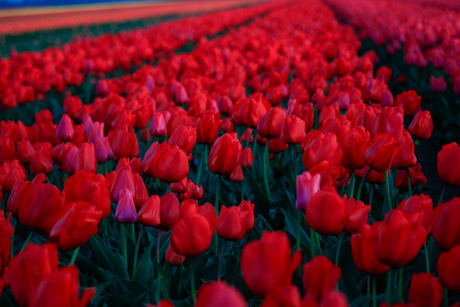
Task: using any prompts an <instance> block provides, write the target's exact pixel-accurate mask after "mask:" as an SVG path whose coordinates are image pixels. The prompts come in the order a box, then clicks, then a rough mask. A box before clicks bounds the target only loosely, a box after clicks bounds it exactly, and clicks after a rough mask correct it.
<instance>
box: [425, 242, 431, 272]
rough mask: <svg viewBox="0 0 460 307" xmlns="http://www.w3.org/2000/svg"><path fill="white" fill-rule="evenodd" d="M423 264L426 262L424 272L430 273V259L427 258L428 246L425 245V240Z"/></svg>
mask: <svg viewBox="0 0 460 307" xmlns="http://www.w3.org/2000/svg"><path fill="white" fill-rule="evenodd" d="M424 245H425V264H426V272H427V273H430V259H429V258H428V246H426V241H425V244H424Z"/></svg>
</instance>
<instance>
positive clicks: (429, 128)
mask: <svg viewBox="0 0 460 307" xmlns="http://www.w3.org/2000/svg"><path fill="white" fill-rule="evenodd" d="M409 132H410V134H411V135H412V136H413V137H416V138H418V139H421V140H426V139H429V138H430V137H431V133H433V120H432V119H431V114H430V111H419V112H417V114H415V116H414V118H413V119H412V122H411V123H410V126H409Z"/></svg>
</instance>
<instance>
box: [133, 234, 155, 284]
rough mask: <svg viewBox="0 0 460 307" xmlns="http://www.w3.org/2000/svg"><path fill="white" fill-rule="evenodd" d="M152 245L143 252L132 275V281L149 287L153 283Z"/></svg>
mask: <svg viewBox="0 0 460 307" xmlns="http://www.w3.org/2000/svg"><path fill="white" fill-rule="evenodd" d="M153 246H154V243H152V244H150V245H149V247H147V248H146V249H145V251H144V254H143V255H142V258H141V261H140V262H139V264H138V266H137V268H136V270H135V272H134V274H133V281H135V282H138V283H140V284H143V285H145V286H146V287H150V286H151V285H152V284H153V281H154V267H153V261H152V258H151V252H152V248H153Z"/></svg>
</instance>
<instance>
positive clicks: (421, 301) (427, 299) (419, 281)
mask: <svg viewBox="0 0 460 307" xmlns="http://www.w3.org/2000/svg"><path fill="white" fill-rule="evenodd" d="M443 295H444V293H443V288H442V285H441V283H440V282H439V280H437V279H436V277H434V276H433V275H432V274H430V273H419V274H414V275H412V280H411V283H410V288H409V304H414V305H415V306H420V307H433V306H435V307H439V306H441V302H442V297H443Z"/></svg>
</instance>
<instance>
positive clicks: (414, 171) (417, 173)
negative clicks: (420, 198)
mask: <svg viewBox="0 0 460 307" xmlns="http://www.w3.org/2000/svg"><path fill="white" fill-rule="evenodd" d="M408 171H409V178H410V186H411V189H412V188H413V187H416V186H417V185H419V184H421V185H422V186H425V184H426V183H427V180H426V178H425V175H423V173H422V167H421V166H420V164H419V163H417V164H416V165H414V166H413V167H409V168H408ZM395 184H396V187H397V188H399V189H401V190H403V191H409V182H408V180H407V174H406V172H405V171H402V170H400V171H398V173H397V175H396V182H395Z"/></svg>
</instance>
